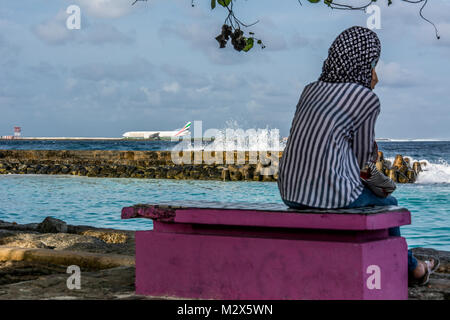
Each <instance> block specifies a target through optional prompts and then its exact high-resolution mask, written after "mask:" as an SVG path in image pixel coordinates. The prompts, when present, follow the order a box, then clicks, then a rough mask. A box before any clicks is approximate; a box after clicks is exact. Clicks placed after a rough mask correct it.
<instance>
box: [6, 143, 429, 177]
mask: <svg viewBox="0 0 450 320" xmlns="http://www.w3.org/2000/svg"><path fill="white" fill-rule="evenodd" d="M281 156H282V152H280V151H272V152H270V151H268V152H253V151H245V152H244V151H240V152H238V151H234V152H230V151H208V152H207V151H187V152H183V151H180V152H175V153H173V152H172V151H104V150H0V174H50V175H54V174H65V175H78V176H88V177H108V178H150V179H152V178H153V179H179V180H181V179H196V180H222V181H276V180H277V179H278V163H279V159H280V158H281ZM423 165H424V164H421V163H418V162H415V163H413V164H411V163H410V160H409V158H407V157H402V156H401V155H398V156H397V157H396V160H395V161H394V163H393V164H391V163H390V162H389V161H388V160H385V159H384V157H383V153H382V152H380V154H379V161H378V162H377V168H378V169H379V170H380V171H382V172H383V173H385V174H386V175H387V176H389V177H391V178H392V179H393V180H394V181H395V182H398V183H410V182H414V181H415V180H416V178H417V175H418V174H419V172H420V171H421V170H422V166H423Z"/></svg>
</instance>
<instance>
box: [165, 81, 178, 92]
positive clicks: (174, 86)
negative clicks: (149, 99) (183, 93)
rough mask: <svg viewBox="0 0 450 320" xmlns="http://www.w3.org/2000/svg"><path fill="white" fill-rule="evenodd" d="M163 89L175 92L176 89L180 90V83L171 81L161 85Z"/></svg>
mask: <svg viewBox="0 0 450 320" xmlns="http://www.w3.org/2000/svg"><path fill="white" fill-rule="evenodd" d="M163 90H164V91H165V92H170V93H177V92H178V91H180V85H179V84H178V82H172V83H170V84H166V85H165V86H164V87H163Z"/></svg>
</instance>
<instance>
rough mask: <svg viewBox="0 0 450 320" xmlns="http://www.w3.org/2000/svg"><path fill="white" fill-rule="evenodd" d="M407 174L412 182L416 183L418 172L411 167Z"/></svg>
mask: <svg viewBox="0 0 450 320" xmlns="http://www.w3.org/2000/svg"><path fill="white" fill-rule="evenodd" d="M406 176H407V177H408V179H409V182H410V183H414V182H415V181H416V178H417V174H416V172H415V171H414V170H412V169H409V170H408V171H407V172H406Z"/></svg>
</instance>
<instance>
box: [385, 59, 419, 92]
mask: <svg viewBox="0 0 450 320" xmlns="http://www.w3.org/2000/svg"><path fill="white" fill-rule="evenodd" d="M376 70H377V74H378V79H379V81H380V83H379V85H380V86H393V87H408V86H412V85H415V84H417V77H418V76H417V75H415V74H414V73H413V72H412V71H410V70H408V69H406V68H404V67H402V66H401V65H400V64H399V63H397V62H388V63H385V62H384V61H380V62H379V63H378V65H377V69H376Z"/></svg>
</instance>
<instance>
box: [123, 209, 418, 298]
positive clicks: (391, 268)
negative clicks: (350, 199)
mask: <svg viewBox="0 0 450 320" xmlns="http://www.w3.org/2000/svg"><path fill="white" fill-rule="evenodd" d="M122 218H123V219H130V218H149V219H152V220H153V230H150V231H138V232H136V293H138V294H144V295H151V296H160V297H161V296H171V297H180V298H200V299H264V300H265V299H407V297H408V285H407V283H408V274H407V245H406V241H405V239H404V238H402V237H390V236H389V235H388V228H391V227H396V226H401V225H406V224H410V223H411V216H410V213H409V211H407V210H406V209H403V208H399V207H371V208H364V209H346V210H344V209H342V210H327V211H322V210H302V211H299V210H292V209H288V208H286V207H285V206H284V205H281V204H258V205H255V204H243V203H235V204H232V203H231V204H224V203H207V202H206V203H205V202H182V203H181V202H171V203H165V204H164V203H160V204H154V205H135V206H133V207H126V208H123V209H122Z"/></svg>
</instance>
